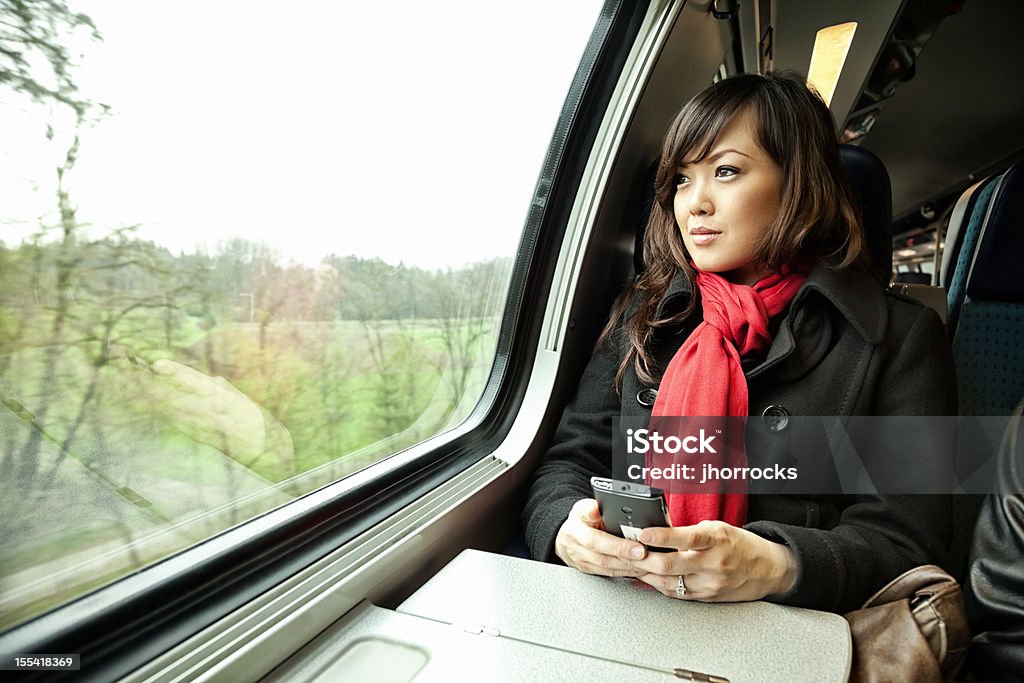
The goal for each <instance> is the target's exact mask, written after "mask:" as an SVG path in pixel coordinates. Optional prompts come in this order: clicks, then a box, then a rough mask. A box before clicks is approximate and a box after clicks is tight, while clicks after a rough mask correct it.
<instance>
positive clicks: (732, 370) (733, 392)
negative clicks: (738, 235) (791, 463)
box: [651, 270, 806, 526]
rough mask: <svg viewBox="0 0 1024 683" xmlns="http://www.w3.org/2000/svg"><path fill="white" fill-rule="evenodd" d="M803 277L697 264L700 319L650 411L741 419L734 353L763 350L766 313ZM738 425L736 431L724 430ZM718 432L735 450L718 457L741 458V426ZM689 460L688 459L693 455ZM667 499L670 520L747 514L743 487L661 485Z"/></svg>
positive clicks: (741, 388)
mask: <svg viewBox="0 0 1024 683" xmlns="http://www.w3.org/2000/svg"><path fill="white" fill-rule="evenodd" d="M805 279H806V275H804V274H800V273H790V272H789V271H788V270H786V271H784V272H783V273H782V274H779V273H774V274H772V275H769V276H768V277H766V278H764V279H763V280H760V281H759V282H757V283H756V284H754V285H753V286H750V285H735V284H732V283H730V282H729V281H727V280H726V279H725V278H723V277H722V276H720V275H717V274H715V273H705V272H703V271H697V288H698V289H699V290H700V295H701V301H702V306H703V309H704V322H702V323H700V324H699V325H698V326H697V327H696V329H694V331H693V333H692V334H690V336H689V338H688V339H687V340H686V342H684V343H683V345H682V347H680V349H679V350H678V351H677V352H676V355H675V356H674V357H673V358H672V361H671V362H670V363H669V364H668V368H666V370H665V375H664V377H662V380H661V386H660V388H659V390H658V398H657V400H656V401H655V402H654V408H653V410H652V412H651V417H652V418H656V417H659V416H687V415H689V416H709V417H727V416H732V417H744V418H745V417H746V416H747V413H748V410H749V403H748V396H747V379H746V377H745V376H744V375H743V367H742V365H741V364H740V359H741V358H743V357H744V356H747V355H749V354H754V353H763V352H765V351H766V350H767V349H768V347H769V346H770V345H771V342H772V337H771V333H770V332H769V331H768V322H769V320H770V319H771V318H773V317H774V316H777V315H779V314H780V313H782V312H783V311H784V310H786V307H787V306H789V302H790V301H792V300H793V297H794V296H796V293H797V291H799V289H800V287H801V286H802V285H803V283H804V280H805ZM727 422H729V423H732V424H735V423H736V422H737V421H736V420H729V421H727ZM740 424H742V422H741V423H740ZM652 430H653V428H652ZM655 431H656V430H655ZM736 431H738V432H739V433H738V434H736V433H729V432H736ZM724 437H725V438H723V439H720V440H719V442H720V443H721V442H724V443H727V444H728V445H729V448H730V449H733V453H737V454H738V455H739V457H738V458H737V457H735V456H734V457H730V458H725V457H724V453H722V454H720V455H719V456H718V457H719V458H720V459H722V460H727V461H728V462H725V463H724V464H725V465H727V466H735V465H738V466H744V465H746V454H745V453H746V451H745V447H744V441H743V439H744V436H743V430H742V429H739V428H735V427H734V428H733V429H732V430H728V432H725V433H724ZM724 450H725V449H722V448H720V449H719V451H724ZM687 462H691V464H692V461H691V460H687ZM697 481H700V470H699V468H698V474H697ZM743 489H744V491H745V486H744V487H743ZM666 500H667V503H668V509H669V516H670V517H671V519H672V525H673V526H686V525H690V524H696V523H697V522H700V521H701V520H705V519H720V520H722V521H725V522H728V523H729V524H733V525H735V526H742V525H743V524H744V523H746V521H747V494H746V493H745V492H744V493H728V494H726V493H720V492H719V493H672V492H667V493H666Z"/></svg>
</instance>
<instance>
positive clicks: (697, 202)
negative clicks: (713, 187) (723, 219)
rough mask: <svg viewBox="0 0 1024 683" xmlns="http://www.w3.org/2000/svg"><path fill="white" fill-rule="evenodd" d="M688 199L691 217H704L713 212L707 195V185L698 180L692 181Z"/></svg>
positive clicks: (712, 205)
mask: <svg viewBox="0 0 1024 683" xmlns="http://www.w3.org/2000/svg"><path fill="white" fill-rule="evenodd" d="M688 199H689V204H690V206H689V208H690V214H691V215H693V216H704V215H708V214H712V213H714V212H715V209H714V204H713V203H712V201H711V197H710V195H709V193H708V186H707V183H704V182H702V181H699V180H696V181H693V185H692V186H691V187H690V196H689V198H688Z"/></svg>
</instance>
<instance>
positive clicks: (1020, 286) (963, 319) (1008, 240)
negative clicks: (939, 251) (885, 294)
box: [950, 162, 1024, 415]
mask: <svg viewBox="0 0 1024 683" xmlns="http://www.w3.org/2000/svg"><path fill="white" fill-rule="evenodd" d="M985 191H991V192H992V193H993V196H992V199H991V203H990V205H989V206H988V207H987V210H986V212H985V213H986V220H985V221H984V224H983V225H982V226H981V228H980V232H979V235H978V238H977V249H974V250H971V251H974V254H973V259H970V267H969V268H966V277H965V278H964V280H965V282H966V286H965V287H964V295H963V302H962V303H961V304H960V306H959V311H958V317H959V322H958V323H957V326H956V329H955V336H954V339H953V356H954V360H955V362H956V369H957V379H958V382H959V385H960V413H961V414H962V415H1009V414H1010V413H1011V412H1012V411H1013V408H1014V406H1015V405H1016V403H1017V401H1018V400H1019V399H1020V397H1021V396H1022V395H1024V277H1021V275H1020V255H1021V254H1024V162H1017V163H1016V164H1014V165H1013V166H1011V167H1010V169H1009V170H1007V171H1006V173H1004V174H1003V176H1002V178H1001V179H1000V180H999V181H998V182H997V183H992V184H991V185H990V186H989V187H987V188H985V189H984V190H982V192H983V193H984V192H985ZM984 202H985V197H984V195H982V196H981V197H979V199H978V206H976V207H975V212H974V213H975V215H977V213H978V210H979V208H980V207H981V206H983V205H984ZM973 223H974V216H972V220H971V225H970V226H969V227H968V234H967V235H965V237H964V245H963V248H962V250H961V253H960V255H959V256H958V258H957V270H958V271H959V270H960V266H961V264H962V263H963V262H964V261H965V260H966V259H965V257H967V256H969V255H970V251H969V250H968V247H969V240H970V238H971V234H970V231H971V228H973V227H974V226H973ZM958 275H959V273H955V274H954V276H953V281H954V286H955V285H956V280H957V276H958ZM950 294H951V296H952V294H953V292H952V291H951V292H950ZM950 312H951V314H952V313H953V311H952V310H951V311H950Z"/></svg>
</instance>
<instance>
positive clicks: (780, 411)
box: [761, 405, 789, 432]
mask: <svg viewBox="0 0 1024 683" xmlns="http://www.w3.org/2000/svg"><path fill="white" fill-rule="evenodd" d="M761 419H762V420H764V426H765V427H767V428H768V431H770V432H781V431H782V430H783V429H785V428H786V427H788V426H789V411H787V410H786V409H785V408H783V407H782V406H774V405H773V406H768V407H767V408H765V409H764V412H763V413H761Z"/></svg>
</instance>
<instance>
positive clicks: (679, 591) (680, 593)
mask: <svg viewBox="0 0 1024 683" xmlns="http://www.w3.org/2000/svg"><path fill="white" fill-rule="evenodd" d="M676 597H677V598H683V597H686V583H685V582H684V581H683V575H682V574H680V575H679V581H678V582H676Z"/></svg>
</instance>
